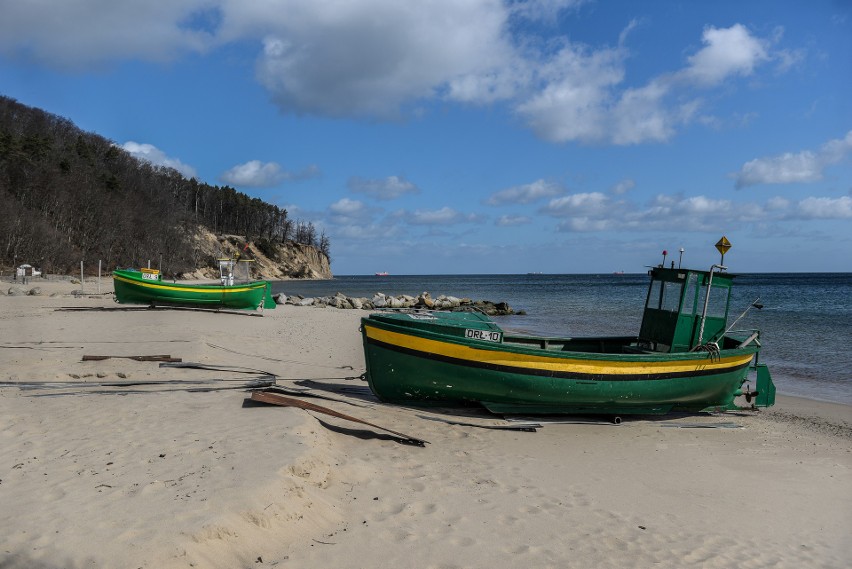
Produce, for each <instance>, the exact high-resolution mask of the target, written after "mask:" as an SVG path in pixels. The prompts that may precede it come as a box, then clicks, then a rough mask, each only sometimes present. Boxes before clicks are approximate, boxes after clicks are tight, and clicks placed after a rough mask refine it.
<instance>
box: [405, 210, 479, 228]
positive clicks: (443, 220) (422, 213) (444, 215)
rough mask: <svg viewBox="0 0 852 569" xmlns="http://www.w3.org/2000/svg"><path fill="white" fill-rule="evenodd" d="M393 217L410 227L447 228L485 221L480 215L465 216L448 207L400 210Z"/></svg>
mask: <svg viewBox="0 0 852 569" xmlns="http://www.w3.org/2000/svg"><path fill="white" fill-rule="evenodd" d="M393 217H395V218H397V219H400V220H403V221H405V222H406V223H408V224H409V225H432V226H442V225H443V226H447V225H458V224H460V223H479V222H481V221H484V218H483V217H482V216H480V215H477V214H475V213H468V214H465V213H462V212H460V211H457V210H455V209H453V208H451V207H447V206H444V207H442V208H440V209H417V210H415V211H407V210H399V211H397V212H394V214H393Z"/></svg>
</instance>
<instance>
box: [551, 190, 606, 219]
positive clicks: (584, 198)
mask: <svg viewBox="0 0 852 569" xmlns="http://www.w3.org/2000/svg"><path fill="white" fill-rule="evenodd" d="M612 206H613V202H612V199H611V198H609V197H607V196H606V195H604V194H602V193H600V192H591V193H579V194H571V195H570V196H564V197H561V198H556V199H552V200H550V202H549V203H548V204H547V205H546V206H544V207H543V208H542V210H541V211H542V212H543V213H546V214H548V215H552V216H554V217H579V216H582V215H589V214H596V215H602V214H606V213H608V212H612Z"/></svg>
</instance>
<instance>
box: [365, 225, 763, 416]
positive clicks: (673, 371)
mask: <svg viewBox="0 0 852 569" xmlns="http://www.w3.org/2000/svg"><path fill="white" fill-rule="evenodd" d="M723 239H724V238H723ZM720 243H721V241H720ZM725 243H727V241H725ZM728 247H729V244H728ZM721 250H722V249H721V248H720V251H721ZM725 250H727V249H725ZM723 260H724V253H723ZM649 275H650V285H649V288H648V293H647V296H646V302H645V310H644V314H643V319H642V324H641V326H640V329H639V334H638V335H637V336H630V337H584V338H543V337H532V336H522V335H514V334H508V333H506V332H504V331H503V330H502V329H501V328H500V326H498V325H497V324H496V323H495V322H494V321H493V320H491V319H490V318H488V317H487V316H485V315H483V314H480V313H475V312H437V311H422V312H409V313H403V312H380V313H375V314H371V315H370V316H369V317H367V318H363V319H362V321H361V324H362V326H361V332H362V338H363V345H364V354H365V359H366V365H367V372H366V379H367V381H368V382H369V385H370V388H371V389H372V391H373V393H375V394H376V396H377V397H379V399H381V400H382V401H385V402H389V403H398V404H405V405H415V406H455V405H482V406H484V407H486V408H487V409H489V410H490V411H493V412H496V413H521V414H549V413H565V414H575V413H578V414H581V413H592V414H604V415H608V414H612V415H614V416H618V415H621V414H665V413H669V412H672V411H685V412H698V411H708V410H731V409H735V408H743V407H748V408H753V407H768V406H771V405H773V404H774V402H775V386H774V384H773V383H772V378H771V376H770V374H769V370H768V368H767V367H766V365H765V364H760V363H758V354H759V351H760V332H759V331H757V330H739V331H734V330H732V328H733V325H735V324H736V322H737V321H739V319H740V318H742V316H744V315H745V312H743V313H742V314H741V315H740V317H739V318H737V319H736V320H735V321H734V323H733V325H732V326H728V325H727V321H728V310H729V304H730V296H731V289H732V286H733V281H734V275H732V274H729V273H727V269H726V268H725V267H724V266H723V265H721V264H719V265H713V266H712V267H711V268H710V270H709V271H702V270H691V269H680V268H677V269H675V268H673V267H671V268H666V267H664V266H663V265H660V266H658V267H654V268H652V269H651V270H650V271H649ZM758 300H759V299H758ZM751 307H757V308H760V305H759V304H758V303H757V301H755V303H753V304H752V305H751V306H749V308H751ZM747 311H748V308H747V309H746V312H747ZM752 376H753V377H752ZM752 380H753V382H754V385H755V388H754V389H752V387H751V385H752ZM735 400H736V401H735ZM743 400H744V402H743ZM738 402H739V403H738Z"/></svg>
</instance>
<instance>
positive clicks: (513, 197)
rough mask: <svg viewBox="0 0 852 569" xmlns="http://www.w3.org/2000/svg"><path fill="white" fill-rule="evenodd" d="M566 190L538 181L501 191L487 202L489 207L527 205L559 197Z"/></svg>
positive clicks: (553, 184) (550, 183) (557, 185)
mask: <svg viewBox="0 0 852 569" xmlns="http://www.w3.org/2000/svg"><path fill="white" fill-rule="evenodd" d="M563 192H564V190H563V189H562V187H561V186H560V185H559V184H556V183H554V182H548V181H546V180H536V181H535V182H532V183H530V184H523V185H521V186H513V187H511V188H506V189H505V190H500V191H499V192H496V193H494V194H491V196H489V197H488V199H486V200H485V203H487V204H488V205H504V204H527V203H531V202H534V201H537V200H540V199H542V198H549V197H552V196H558V195H559V194H561V193H563Z"/></svg>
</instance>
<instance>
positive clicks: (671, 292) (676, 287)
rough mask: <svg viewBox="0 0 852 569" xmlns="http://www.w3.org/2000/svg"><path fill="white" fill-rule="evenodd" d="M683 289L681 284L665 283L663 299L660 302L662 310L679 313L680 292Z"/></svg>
mask: <svg viewBox="0 0 852 569" xmlns="http://www.w3.org/2000/svg"><path fill="white" fill-rule="evenodd" d="M682 289H683V285H682V284H681V283H674V282H665V283H663V298H662V299H661V300H660V309H661V310H668V311H669V312H677V309H678V308H680V291H681V290H682Z"/></svg>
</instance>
